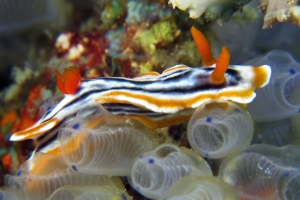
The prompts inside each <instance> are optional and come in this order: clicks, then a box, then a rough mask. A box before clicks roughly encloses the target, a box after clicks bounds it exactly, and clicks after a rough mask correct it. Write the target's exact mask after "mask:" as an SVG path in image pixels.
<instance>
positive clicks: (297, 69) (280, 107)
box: [247, 50, 300, 122]
mask: <svg viewBox="0 0 300 200" xmlns="http://www.w3.org/2000/svg"><path fill="white" fill-rule="evenodd" d="M257 63H260V64H268V65H270V66H271V67H272V75H271V80H270V82H269V84H268V85H267V86H265V87H264V88H260V89H258V90H256V98H255V99H254V100H253V101H252V102H251V103H249V104H248V106H247V109H248V111H249V113H250V114H251V116H252V118H253V120H254V121H256V122H269V121H276V120H281V119H285V118H289V117H291V116H294V115H296V114H298V113H299V109H300V87H299V84H300V63H298V62H296V61H295V60H294V58H293V57H292V56H291V55H290V54H289V53H287V52H285V51H281V50H274V51H271V52H269V53H268V54H267V55H266V56H264V57H261V58H257V59H254V60H251V61H248V62H247V64H257Z"/></svg>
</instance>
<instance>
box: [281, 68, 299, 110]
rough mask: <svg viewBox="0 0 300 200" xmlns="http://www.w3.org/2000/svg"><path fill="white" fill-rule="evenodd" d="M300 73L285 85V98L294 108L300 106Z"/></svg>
mask: <svg viewBox="0 0 300 200" xmlns="http://www.w3.org/2000/svg"><path fill="white" fill-rule="evenodd" d="M299 85H300V73H297V74H294V75H293V76H290V77H289V78H288V79H287V80H286V82H285V83H284V84H283V90H282V92H283V96H284V98H285V100H286V101H287V102H288V103H289V104H291V105H292V106H296V107H299V106H300V87H299Z"/></svg>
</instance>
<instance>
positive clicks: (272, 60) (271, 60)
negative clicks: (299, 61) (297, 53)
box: [266, 50, 294, 71]
mask: <svg viewBox="0 0 300 200" xmlns="http://www.w3.org/2000/svg"><path fill="white" fill-rule="evenodd" d="M266 60H267V63H268V64H269V65H271V66H273V68H274V67H275V68H276V70H279V71H281V70H284V71H285V69H286V68H289V67H290V66H291V65H293V63H294V58H293V56H291V54H289V53H288V52H286V51H282V50H274V51H271V52H270V53H268V55H267V56H266ZM275 68H274V69H275Z"/></svg>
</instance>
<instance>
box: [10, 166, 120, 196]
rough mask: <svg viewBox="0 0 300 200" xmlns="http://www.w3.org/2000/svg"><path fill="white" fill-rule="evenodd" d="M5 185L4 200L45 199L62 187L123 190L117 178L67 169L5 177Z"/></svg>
mask: <svg viewBox="0 0 300 200" xmlns="http://www.w3.org/2000/svg"><path fill="white" fill-rule="evenodd" d="M53 164H55V163H53ZM5 185H6V186H7V189H6V190H4V195H5V196H4V199H14V200H32V199H46V198H47V197H49V196H50V195H51V193H52V192H53V191H54V190H56V189H57V188H59V187H61V186H63V185H70V186H80V187H81V186H84V187H87V186H105V187H117V188H120V189H124V186H123V184H122V182H121V180H120V179H119V178H118V177H108V176H103V175H91V174H83V173H79V172H76V171H74V170H71V169H68V168H67V169H65V170H59V171H54V172H52V173H49V174H47V175H43V176H41V175H35V174H19V173H17V174H16V175H15V176H11V175H7V176H6V177H5Z"/></svg>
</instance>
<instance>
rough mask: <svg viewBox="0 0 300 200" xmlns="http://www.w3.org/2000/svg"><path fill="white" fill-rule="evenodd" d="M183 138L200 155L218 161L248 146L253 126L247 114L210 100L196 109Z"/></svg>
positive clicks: (218, 101) (222, 101)
mask: <svg viewBox="0 0 300 200" xmlns="http://www.w3.org/2000/svg"><path fill="white" fill-rule="evenodd" d="M187 134H188V140H189V143H190V145H191V147H192V148H193V149H194V150H195V151H196V152H198V153H199V154H200V155H202V156H203V157H207V158H222V157H225V156H227V155H229V154H231V153H234V152H237V151H239V150H241V149H242V148H244V147H245V146H246V145H248V144H249V143H250V141H251V138H252V136H253V124H252V121H251V118H250V116H249V115H248V113H246V112H245V110H244V109H243V108H241V107H240V106H238V105H237V104H235V103H232V102H229V101H225V100H221V99H219V100H212V101H209V102H206V103H204V104H202V105H201V106H199V107H198V108H197V109H196V111H195V113H194V114H193V115H192V117H191V119H190V121H189V124H188V128H187Z"/></svg>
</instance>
